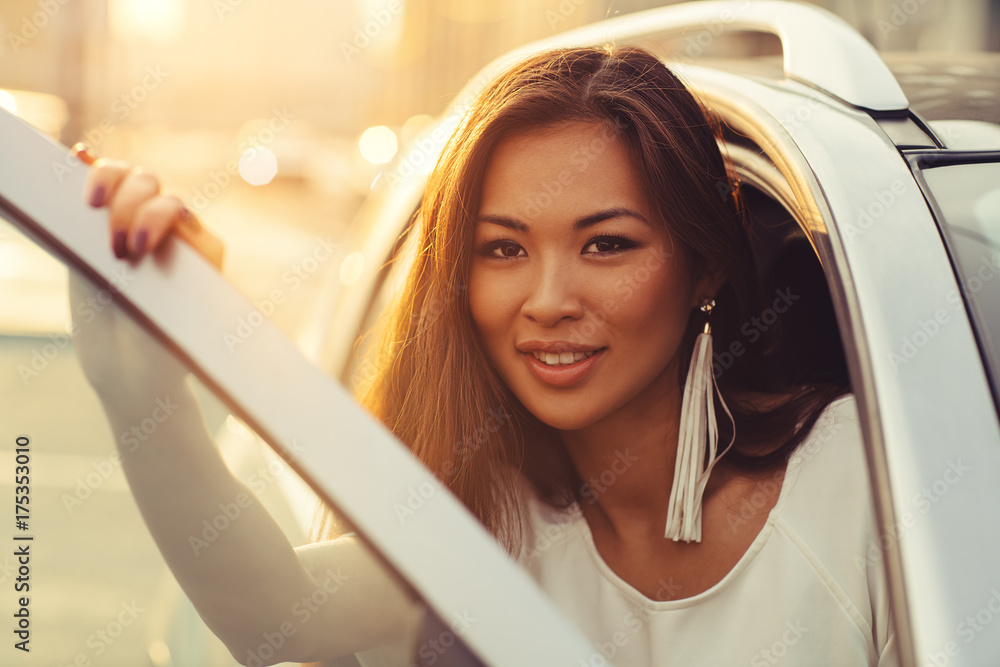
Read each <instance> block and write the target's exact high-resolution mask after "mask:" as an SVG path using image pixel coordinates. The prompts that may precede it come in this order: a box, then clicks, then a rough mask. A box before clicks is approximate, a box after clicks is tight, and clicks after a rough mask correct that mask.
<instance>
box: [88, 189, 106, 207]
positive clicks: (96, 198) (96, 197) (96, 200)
mask: <svg viewBox="0 0 1000 667" xmlns="http://www.w3.org/2000/svg"><path fill="white" fill-rule="evenodd" d="M103 203H104V184H103V183H102V184H101V185H98V186H97V187H96V188H94V191H93V192H92V193H90V205H91V206H93V207H94V208H97V207H98V206H100V205H101V204H103Z"/></svg>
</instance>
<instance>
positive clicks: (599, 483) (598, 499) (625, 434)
mask: <svg viewBox="0 0 1000 667" xmlns="http://www.w3.org/2000/svg"><path fill="white" fill-rule="evenodd" d="M672 378H673V375H672V374H669V373H665V374H664V375H662V376H661V377H660V378H659V379H658V380H657V382H656V383H655V384H654V385H652V386H650V387H649V390H648V391H646V392H643V394H642V395H641V396H639V397H637V398H636V399H635V400H633V401H632V402H630V403H629V404H628V405H626V406H623V407H622V408H621V409H620V410H618V411H616V412H615V413H614V414H612V415H609V416H607V417H605V418H604V419H602V420H601V421H599V422H597V423H595V424H592V425H591V426H588V427H586V428H583V429H578V430H574V431H562V432H560V436H561V438H562V441H563V443H564V445H565V447H566V451H567V452H568V454H569V456H570V459H571V460H572V462H573V465H574V467H575V468H576V471H577V473H578V474H579V475H580V478H581V479H582V480H583V486H582V488H581V489H579V492H580V496H581V500H580V504H581V506H583V509H584V511H585V513H586V514H588V515H590V516H594V515H596V516H597V517H600V518H602V519H606V520H607V521H608V522H609V523H610V525H611V527H612V529H613V530H614V531H615V533H616V534H619V535H621V536H625V535H633V536H635V535H637V534H645V533H647V532H649V533H653V534H656V533H658V534H659V535H660V536H661V537H662V535H663V529H664V525H665V522H666V516H667V503H668V500H669V498H670V489H671V485H672V483H673V477H674V465H675V460H676V455H677V435H678V431H679V422H680V408H681V400H682V396H681V392H680V388H679V387H677V384H676V382H671V381H670V380H671V379H672Z"/></svg>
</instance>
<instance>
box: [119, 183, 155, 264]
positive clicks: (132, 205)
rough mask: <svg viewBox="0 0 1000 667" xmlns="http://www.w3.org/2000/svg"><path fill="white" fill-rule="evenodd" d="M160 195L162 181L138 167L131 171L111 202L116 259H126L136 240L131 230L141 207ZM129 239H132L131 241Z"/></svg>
mask: <svg viewBox="0 0 1000 667" xmlns="http://www.w3.org/2000/svg"><path fill="white" fill-rule="evenodd" d="M159 193H160V179H158V178H157V177H156V176H154V175H153V174H151V173H149V172H148V171H144V170H143V169H140V168H138V167H136V168H133V169H131V170H129V172H128V173H127V174H125V177H124V178H123V179H122V180H121V183H120V184H119V185H118V188H117V190H116V191H115V193H114V196H113V197H112V198H111V199H110V200H109V204H108V206H109V211H110V214H111V215H110V218H111V245H112V246H113V247H114V251H115V256H116V257H125V256H126V255H127V254H128V248H129V247H135V242H136V239H135V238H134V234H133V232H132V231H130V230H131V228H132V226H133V223H134V221H135V212H136V210H137V209H138V208H139V206H140V205H142V204H143V203H145V202H146V201H147V200H148V199H150V198H151V197H155V196H156V195H158V194H159ZM129 237H132V238H131V239H130V238H129Z"/></svg>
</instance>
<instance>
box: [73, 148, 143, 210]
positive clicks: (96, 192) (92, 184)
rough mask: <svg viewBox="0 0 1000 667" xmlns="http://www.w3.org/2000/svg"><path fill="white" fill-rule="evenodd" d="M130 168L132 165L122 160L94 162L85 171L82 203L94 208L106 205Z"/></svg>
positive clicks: (102, 159) (106, 159)
mask: <svg viewBox="0 0 1000 667" xmlns="http://www.w3.org/2000/svg"><path fill="white" fill-rule="evenodd" d="M131 168H132V165H130V164H129V163H128V162H124V161H122V160H110V159H108V158H100V159H98V160H96V161H95V162H94V163H93V164H92V165H91V167H90V169H89V170H88V171H87V180H86V182H85V183H84V186H83V199H84V201H86V202H87V203H88V204H90V205H91V206H93V207H94V208H98V207H101V206H104V205H105V204H107V203H108V202H109V201H111V198H112V197H113V196H114V193H115V190H117V189H118V185H119V184H120V183H121V181H122V179H123V178H125V175H126V174H128V172H129V170H130V169H131Z"/></svg>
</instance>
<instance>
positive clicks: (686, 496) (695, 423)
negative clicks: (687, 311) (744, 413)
mask: <svg viewBox="0 0 1000 667" xmlns="http://www.w3.org/2000/svg"><path fill="white" fill-rule="evenodd" d="M700 307H701V311H702V312H703V313H705V315H706V318H705V329H704V331H702V332H701V333H700V334H698V338H697V339H696V340H695V343H694V352H692V354H691V365H690V366H689V367H688V375H687V381H686V382H685V384H684V400H683V403H682V404H681V420H680V433H679V435H678V438H677V464H676V466H675V467H674V485H673V488H672V489H671V490H670V503H669V506H668V509H667V528H666V532H665V533H664V537H669V538H670V539H672V540H674V541H675V542H676V541H678V540H684V541H685V542H691V541H694V542H701V498H702V495H703V494H704V493H705V487H706V486H707V485H708V475H709V474H710V473H711V472H712V468H713V467H715V464H716V463H718V462H719V459H721V458H722V457H723V455H724V454H725V453H726V452H728V451H729V448H730V447H732V446H733V442H734V441H735V440H736V428H735V427H736V423H735V421H733V439H732V440H730V441H729V445H728V446H726V448H725V449H724V450H723V451H722V453H721V454H718V455H716V452H717V450H718V442H719V429H718V426H717V424H716V421H715V402H714V399H713V396H714V394H715V393H716V392H718V389H719V387H718V385H717V384H716V382H715V375H714V373H712V334H711V331H712V329H711V326H710V325H709V323H708V316H709V315H711V314H712V308H714V307H715V300H714V299H709V298H702V300H701V304H700ZM719 402H720V403H722V407H723V408H724V409H725V411H726V414H727V415H729V419H730V420H732V419H733V415H732V413H730V412H729V407H728V406H727V405H726V402H725V401H724V400H723V399H722V393H721V392H720V393H719ZM706 461H707V466H706Z"/></svg>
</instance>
